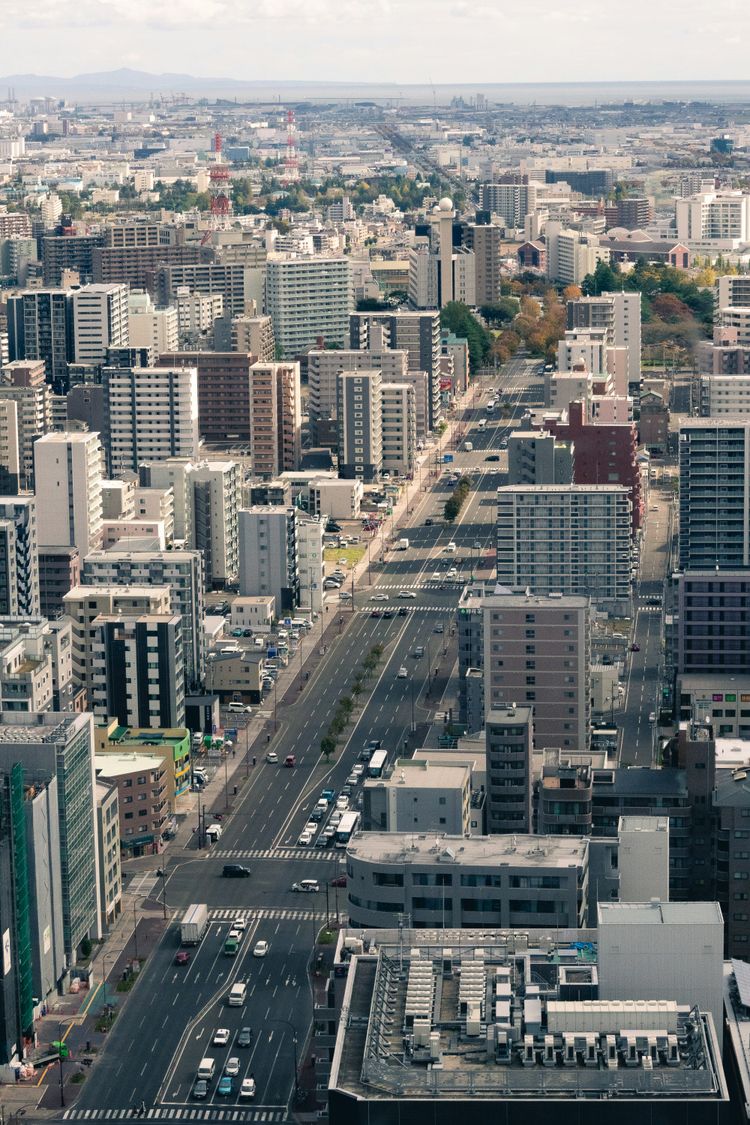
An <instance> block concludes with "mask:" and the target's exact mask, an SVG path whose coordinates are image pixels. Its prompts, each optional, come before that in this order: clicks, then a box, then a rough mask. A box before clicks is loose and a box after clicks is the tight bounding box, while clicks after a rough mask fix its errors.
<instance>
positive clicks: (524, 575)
mask: <svg viewBox="0 0 750 1125" xmlns="http://www.w3.org/2000/svg"><path fill="white" fill-rule="evenodd" d="M496 535H497V580H498V582H499V583H500V585H502V586H507V587H518V586H523V587H528V588H529V589H530V590H531V591H532V593H534V594H552V593H555V592H557V593H561V594H566V595H567V594H572V595H582V596H588V597H590V598H591V600H592V602H594V603H595V604H596V605H597V606H600V607H605V606H608V607H609V608H610V609H611V610H612V611H613V612H616V613H618V614H619V613H625V612H626V611H627V610H628V609H629V606H630V542H631V511H630V498H629V496H628V490H627V489H626V488H624V487H622V486H621V485H606V484H600V485H581V484H569V485H562V484H545V485H529V484H527V485H507V486H504V487H502V488H499V489H498V490H497V525H496Z"/></svg>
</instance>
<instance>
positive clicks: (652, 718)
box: [648, 711, 656, 723]
mask: <svg viewBox="0 0 750 1125" xmlns="http://www.w3.org/2000/svg"><path fill="white" fill-rule="evenodd" d="M648 721H649V722H650V723H655V722H656V711H649V713H648Z"/></svg>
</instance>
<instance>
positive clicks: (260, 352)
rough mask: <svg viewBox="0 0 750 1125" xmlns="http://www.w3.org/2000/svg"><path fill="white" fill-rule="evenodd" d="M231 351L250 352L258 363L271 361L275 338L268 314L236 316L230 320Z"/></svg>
mask: <svg viewBox="0 0 750 1125" xmlns="http://www.w3.org/2000/svg"><path fill="white" fill-rule="evenodd" d="M232 351H233V352H250V354H251V355H254V356H257V357H258V363H273V361H274V359H275V358H276V339H275V337H274V334H273V321H272V320H271V318H270V316H236V317H234V318H233V320H232Z"/></svg>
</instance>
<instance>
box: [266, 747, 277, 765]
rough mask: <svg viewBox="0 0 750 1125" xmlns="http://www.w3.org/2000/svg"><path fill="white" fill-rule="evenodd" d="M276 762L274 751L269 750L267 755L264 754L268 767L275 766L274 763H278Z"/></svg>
mask: <svg viewBox="0 0 750 1125" xmlns="http://www.w3.org/2000/svg"><path fill="white" fill-rule="evenodd" d="M278 760H279V755H278V754H277V753H276V751H275V750H269V751H268V753H267V754H266V761H267V762H268V763H269V765H271V766H275V765H276V763H277V762H278Z"/></svg>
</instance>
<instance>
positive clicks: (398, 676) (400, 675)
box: [396, 664, 409, 680]
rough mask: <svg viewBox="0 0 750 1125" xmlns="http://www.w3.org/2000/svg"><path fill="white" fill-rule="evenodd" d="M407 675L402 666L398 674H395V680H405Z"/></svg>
mask: <svg viewBox="0 0 750 1125" xmlns="http://www.w3.org/2000/svg"><path fill="white" fill-rule="evenodd" d="M408 675H409V673H408V672H407V671H406V668H405V667H404V665H403V664H402V665H401V667H400V668H399V670H398V672H397V673H396V679H397V680H405V679H406V678H407V677H408Z"/></svg>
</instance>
